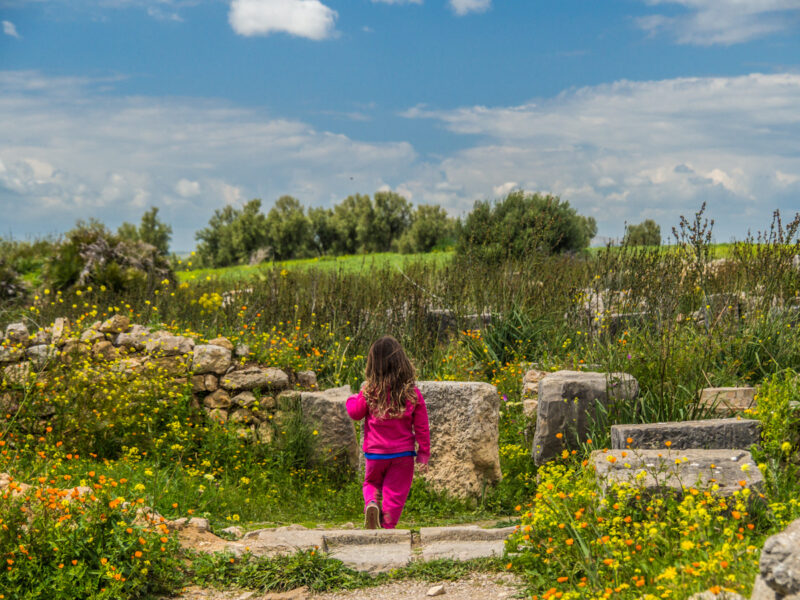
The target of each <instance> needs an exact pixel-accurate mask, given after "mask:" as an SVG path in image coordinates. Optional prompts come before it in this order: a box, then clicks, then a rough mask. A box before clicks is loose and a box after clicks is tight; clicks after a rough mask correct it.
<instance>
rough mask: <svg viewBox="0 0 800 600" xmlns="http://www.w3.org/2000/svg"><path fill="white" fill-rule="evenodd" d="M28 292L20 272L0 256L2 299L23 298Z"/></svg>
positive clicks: (0, 295)
mask: <svg viewBox="0 0 800 600" xmlns="http://www.w3.org/2000/svg"><path fill="white" fill-rule="evenodd" d="M26 292H27V289H26V287H25V285H24V284H23V282H22V279H21V278H20V276H19V273H17V271H16V270H14V267H12V266H11V265H10V264H8V263H7V262H6V260H5V258H4V257H2V256H0V300H2V301H4V302H10V301H14V300H21V299H22V298H23V297H24V296H25V294H26Z"/></svg>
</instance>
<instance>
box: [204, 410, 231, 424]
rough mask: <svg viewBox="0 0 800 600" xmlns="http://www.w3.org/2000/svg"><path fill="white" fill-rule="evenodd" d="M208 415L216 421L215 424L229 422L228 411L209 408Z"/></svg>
mask: <svg viewBox="0 0 800 600" xmlns="http://www.w3.org/2000/svg"><path fill="white" fill-rule="evenodd" d="M206 413H207V414H208V418H209V419H211V420H212V421H214V422H215V423H227V422H228V413H227V411H225V410H223V409H221V408H211V409H209V408H207V409H206Z"/></svg>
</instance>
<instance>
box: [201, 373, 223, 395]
mask: <svg viewBox="0 0 800 600" xmlns="http://www.w3.org/2000/svg"><path fill="white" fill-rule="evenodd" d="M203 381H204V383H205V386H206V391H207V392H216V391H217V390H218V389H219V379H217V377H216V375H212V374H211V373H209V374H207V375H206V376H205V378H204V379H203Z"/></svg>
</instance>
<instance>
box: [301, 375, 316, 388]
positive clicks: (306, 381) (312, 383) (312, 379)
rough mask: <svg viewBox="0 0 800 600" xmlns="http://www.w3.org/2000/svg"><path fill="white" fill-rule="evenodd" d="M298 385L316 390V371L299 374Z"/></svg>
mask: <svg viewBox="0 0 800 600" xmlns="http://www.w3.org/2000/svg"><path fill="white" fill-rule="evenodd" d="M297 383H299V384H300V386H301V387H304V388H309V389H316V387H317V374H316V373H314V371H300V372H299V373H298V374H297Z"/></svg>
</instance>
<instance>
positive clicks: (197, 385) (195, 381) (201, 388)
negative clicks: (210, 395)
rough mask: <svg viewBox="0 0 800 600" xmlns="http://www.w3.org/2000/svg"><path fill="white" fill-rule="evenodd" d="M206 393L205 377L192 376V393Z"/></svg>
mask: <svg viewBox="0 0 800 600" xmlns="http://www.w3.org/2000/svg"><path fill="white" fill-rule="evenodd" d="M205 391H207V390H206V377H205V375H192V393H194V394H196V393H197V392H205Z"/></svg>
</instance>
